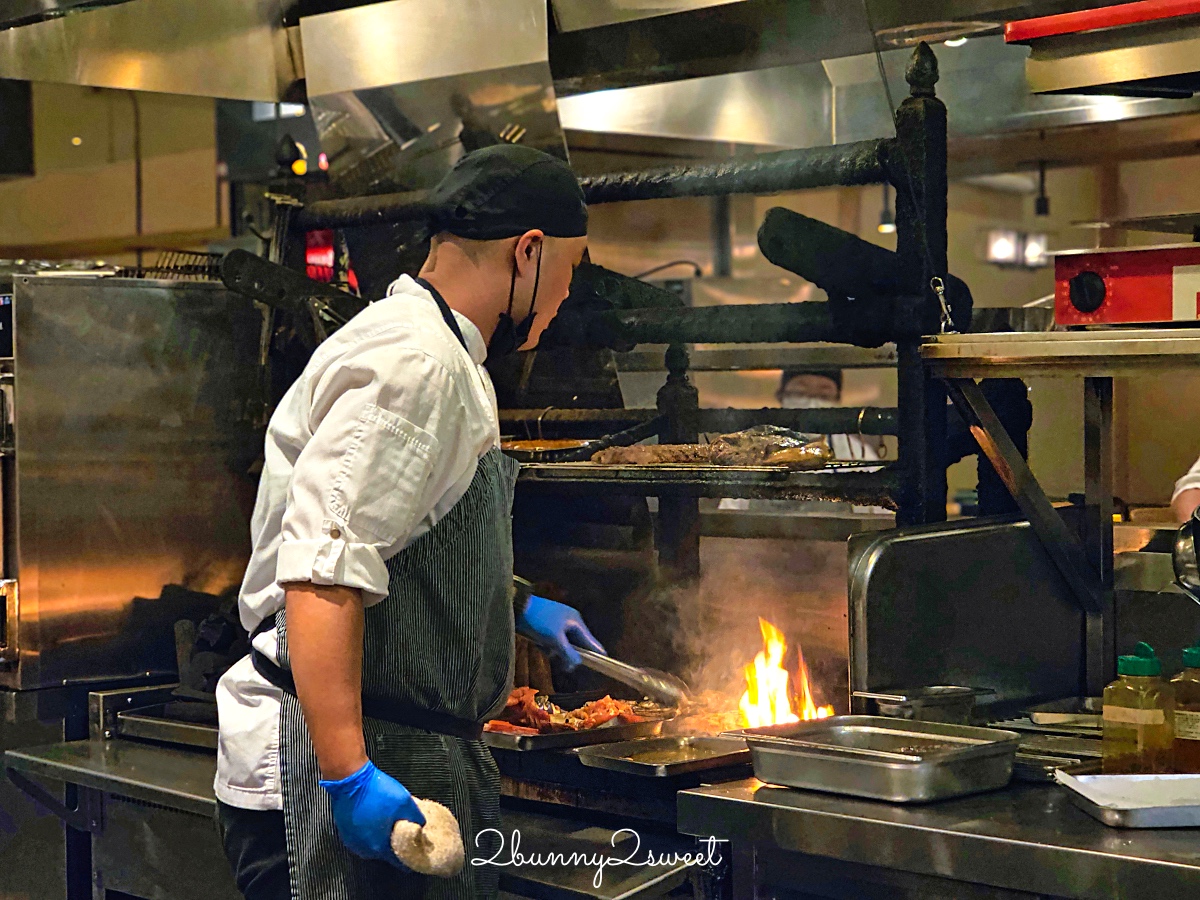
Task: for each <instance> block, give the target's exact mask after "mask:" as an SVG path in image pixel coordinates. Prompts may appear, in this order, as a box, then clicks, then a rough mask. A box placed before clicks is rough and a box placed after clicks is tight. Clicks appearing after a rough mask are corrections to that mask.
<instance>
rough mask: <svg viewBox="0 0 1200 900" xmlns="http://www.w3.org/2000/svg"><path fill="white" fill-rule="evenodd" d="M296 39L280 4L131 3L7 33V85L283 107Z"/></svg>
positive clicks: (0, 34)
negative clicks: (44, 84) (10, 81)
mask: <svg viewBox="0 0 1200 900" xmlns="http://www.w3.org/2000/svg"><path fill="white" fill-rule="evenodd" d="M298 37H299V35H298V31H297V29H295V28H292V29H287V28H284V26H283V4H282V0H204V2H202V3H197V2H196V0H130V2H126V3H121V4H118V5H115V6H106V7H103V8H100V9H90V10H87V11H82V12H71V13H69V14H67V15H63V16H61V17H59V18H53V19H48V20H47V21H44V22H36V23H34V24H32V25H24V26H22V27H20V28H10V29H7V30H5V31H0V78H15V79H20V80H23V81H57V82H67V83H69V84H82V85H89V86H91V87H106V88H118V89H124V90H131V91H158V92H163V93H171V94H191V95H198V96H204V97H221V98H225V99H231V100H264V101H276V100H280V99H284V98H286V97H287V96H288V93H289V90H290V89H292V88H293V86H294V85H295V84H296V83H297V82H298V81H299V79H301V78H302V77H303V62H302V59H301V56H300V49H299V41H298Z"/></svg>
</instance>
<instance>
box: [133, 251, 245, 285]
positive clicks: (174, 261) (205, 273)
mask: <svg viewBox="0 0 1200 900" xmlns="http://www.w3.org/2000/svg"><path fill="white" fill-rule="evenodd" d="M224 258H225V254H224V253H201V252H198V251H194V250H164V251H163V252H162V253H160V254H159V255H158V259H156V260H155V261H154V265H152V266H129V267H126V268H122V269H119V270H117V276H118V277H119V278H160V279H163V280H165V281H220V280H221V260H222V259H224Z"/></svg>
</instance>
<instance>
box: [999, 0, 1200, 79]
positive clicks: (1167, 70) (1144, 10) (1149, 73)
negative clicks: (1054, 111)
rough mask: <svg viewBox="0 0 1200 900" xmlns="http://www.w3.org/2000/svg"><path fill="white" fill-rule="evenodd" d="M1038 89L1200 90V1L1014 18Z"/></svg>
mask: <svg viewBox="0 0 1200 900" xmlns="http://www.w3.org/2000/svg"><path fill="white" fill-rule="evenodd" d="M1005 38H1006V40H1008V41H1009V42H1010V43H1013V44H1028V45H1029V47H1030V50H1031V53H1030V57H1029V63H1028V66H1027V72H1028V76H1029V86H1030V88H1031V89H1032V90H1033V91H1034V92H1036V93H1075V94H1105V95H1109V96H1123V97H1176V98H1178V97H1191V96H1192V95H1193V94H1194V93H1195V92H1196V91H1200V2H1196V0H1153V2H1145V0H1143V2H1138V3H1123V4H1120V5H1117V6H1109V7H1105V8H1103V9H1094V10H1088V11H1083V12H1075V13H1070V14H1063V15H1056V16H1044V17H1041V18H1037V19H1027V20H1023V21H1016V22H1010V23H1009V24H1008V25H1007V26H1006V27H1005Z"/></svg>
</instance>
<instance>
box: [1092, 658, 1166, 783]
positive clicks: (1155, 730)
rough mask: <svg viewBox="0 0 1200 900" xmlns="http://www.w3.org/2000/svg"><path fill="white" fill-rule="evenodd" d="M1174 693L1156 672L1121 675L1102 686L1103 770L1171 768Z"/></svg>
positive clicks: (1136, 771) (1137, 772)
mask: <svg viewBox="0 0 1200 900" xmlns="http://www.w3.org/2000/svg"><path fill="white" fill-rule="evenodd" d="M1174 713H1175V694H1174V690H1173V688H1172V686H1171V685H1170V684H1169V683H1168V682H1166V681H1164V680H1163V679H1162V678H1161V677H1159V676H1157V675H1148V676H1143V675H1122V676H1120V677H1119V678H1118V679H1117V680H1116V681H1114V682H1113V683H1112V684H1110V685H1109V686H1108V687H1106V688H1105V689H1104V774H1105V775H1162V774H1169V773H1170V772H1172V771H1173V770H1174V744H1175V727H1174V724H1175V722H1174Z"/></svg>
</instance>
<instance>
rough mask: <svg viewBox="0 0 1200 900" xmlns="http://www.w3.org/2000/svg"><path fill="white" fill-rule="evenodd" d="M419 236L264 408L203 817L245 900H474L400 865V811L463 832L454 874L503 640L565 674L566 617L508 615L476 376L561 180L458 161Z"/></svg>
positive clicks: (467, 833)
mask: <svg viewBox="0 0 1200 900" xmlns="http://www.w3.org/2000/svg"><path fill="white" fill-rule="evenodd" d="M430 207H431V210H432V212H431V220H432V233H433V235H434V236H433V239H432V243H431V247H430V252H429V256H428V258H427V259H426V261H425V264H424V266H423V267H422V269H421V273H420V276H419V277H417V278H409V277H407V276H404V277H402V278H400V279H399V280H398V281H396V282H394V283H393V284H392V285H391V286H390V287H389V289H388V292H387V296H386V297H385V298H384V299H382V300H380V301H378V302H376V303H373V304H371V306H369V307H368V308H367V309H365V310H364V311H363V312H361V313H360V314H359V315H357V316H355V317H354V319H352V320H351V321H350V322H349V323H347V324H346V325H345V326H344V327H342V328H341V329H340V330H339V331H338V332H336V333H335V334H334V335H333V336H332V337H331V338H329V339H328V340H327V341H325V342H324V343H323V344H321V346H320V347H319V348H318V349H317V351H316V352H315V353H314V354H313V357H312V359H311V361H310V362H309V364H308V366H307V367H306V368H305V370H304V373H303V374H302V375H301V376H300V378H299V380H298V381H297V382H296V383H295V384H294V385H292V387H291V389H290V390H289V391H288V392H287V394H286V395H285V396H284V398H283V400H282V401H281V402H280V404H279V407H278V409H277V410H276V412H275V414H274V415H273V416H272V418H271V422H270V426H269V427H268V429H267V438H266V461H265V465H264V468H263V472H262V478H261V482H260V485H259V492H258V500H257V504H256V507H255V511H254V517H253V521H252V524H251V537H252V540H253V555H252V557H251V560H250V565H249V568H248V569H247V571H246V576H245V580H244V582H243V585H242V591H241V596H240V612H241V619H242V623H243V624H244V625H245V626H246V628H247V629H248V630H249V631H250V632H251V633H252V644H253V648H254V652H253V653H252V654H251V655H250V656H248V657H246V658H244V659H242V660H241V661H240V662H238V663H237V664H236V665H234V666H233V667H232V668H231V669H230V670H229V671H228V673H226V675H225V676H224V677H223V678H222V679H221V682H220V684H219V686H218V689H217V703H218V706H219V711H220V722H221V729H220V746H219V748H218V757H217V777H216V794H217V799H218V824H219V827H220V831H221V836H222V840H223V842H224V846H225V851H226V854H227V855H228V857H229V860H230V863H231V865H232V867H233V870H234V874H235V877H236V880H237V884H238V887H239V889H240V890H241V891H242V892H243V894H244V895H245V896H246V897H247V898H249V900H265V898H271V900H289V898H299V900H350V898H376V897H380V898H382V897H389V898H391V897H464V898H465V897H477V896H485V897H486V896H494V895H495V894H496V893H497V890H498V886H497V875H496V873H495V871H494V870H489V869H488V868H482V867H474V866H472V865H470V864H468V865H467V866H466V867H465V868H464V870H463V871H462V872H461V873H460V874H459V875H458V876H457V877H455V878H453V879H434V878H425V877H422V876H418V875H415V874H413V873H411V872H409V871H407V870H406V869H404V868H403V867H402V866H401V865H400V864H399V862H398V860H397V859H396V858H395V856H394V855H392V852H391V849H390V845H389V838H390V834H391V830H392V826H393V825H394V824H395V822H396V821H398V820H401V819H406V820H410V821H414V822H418V823H423V817H422V814H421V812H420V810H419V809H418V808H417V806H416V804H415V802H414V799H413V798H414V797H418V798H427V799H430V800H435V801H438V802H439V803H442V804H444V805H445V806H447V807H449V808H450V810H451V811H452V812H453V813H454V815H455V816H456V817H457V819H458V822H459V825H460V827H461V831H462V836H463V841H464V843H465V845H466V848H467V857H468V860H469V859H470V858H471V857H472V856H473V855H482V856H486V855H489V854H487V853H481V852H480V850H482V849H485V848H483V847H480V849H479V850H477V849H476V840H475V839H476V835H478V834H479V833H480V832H481V831H482V830H483V829H487V828H498V826H499V793H500V791H499V775H498V773H497V770H496V765H495V763H494V762H493V760H492V757H491V755H490V753H489V752H488V750H487V748H486V747H485V746H484V744H483V743H482V742H481V740H480V733H481V729H480V723H481V722H483V721H484V720H486V719H487V718H489V717H490V716H491V714H492V713H493V712H494V711H496V710H497V709H498V708H500V707H502V706H503V705H504V702H505V699H506V698H507V695H508V693H509V690H510V687H511V685H510V681H511V678H512V664H513V631H514V623H515V626H516V629H517V630H518V631H520V632H521V633H522V634H524V635H526V636H528V637H530V638H531V639H533V640H535V641H537V642H538V643H540V644H542V645H543V646H546V647H549V648H550V649H551V651H552V652H555V653H556V654H557V655H558V656H559V657H560V658H561V659H562V660H563V662H564V663H565V664H566V665H567V666H568V667H572V666H573V665H575V664H577V663H578V661H579V657H578V654H577V653H576V652H575V650H574V649H573V647H572V644H571V642H572V641H573V642H574V643H575V644H578V645H581V646H585V647H588V648H590V649H594V650H597V651H600V652H603V648H602V647H600V645H599V644H598V643H597V642H596V640H595V638H594V637H592V635H591V633H590V632H589V631H588V629H587V627H586V626H585V625H584V623H583V621H582V620H581V618H580V616H579V613H578V612H577V611H576V610H574V609H572V608H571V607H569V606H565V605H563V604H559V603H554V602H552V601H549V600H546V599H543V598H540V597H536V596H535V597H525V598H523V599H520V600H517V599H514V591H513V578H512V575H513V573H512V533H511V520H510V508H511V505H512V497H513V486H514V484H515V480H516V475H517V466H516V464H515V463H514V462H512V461H511V460H510V459H508V458H507V457H505V456H503V455H502V454H501V452H500V450H499V447H498V443H499V431H498V414H497V411H496V398H495V393H494V391H493V389H492V385H491V382H490V381H489V379H488V375H487V372H486V370H485V369H484V367H483V363H484V360H485V358H486V357H487V356H488V355H503V354H506V353H509V352H511V351H513V350H515V349H517V348H518V347H520V346H522V345H530V346H532V345H533V344H535V343H536V341H537V337H538V335H539V334H540V333H541V331H542V330H544V328H545V326H546V325H547V324H548V323H549V321H550V320H551V319H552V318H553V317H554V315H555V313H556V312H557V310H558V307H559V305H560V304H561V303H562V301H563V300H564V299H565V297H566V295H567V291H568V287H569V285H570V283H571V276H572V272H573V270H574V268H575V266H577V265H578V264H579V263H580V261H581V259H582V257H583V254H584V250H585V247H586V243H587V238H586V234H587V208H586V206H585V204H584V200H583V192H582V191H581V189H580V187H579V183H578V181H577V180H576V178H575V176H574V175H573V174H572V172H571V170H570V169H569V168H568V167H567V166H566V165H565V164H564V163H563V162H561V161H560V160H557V159H555V158H554V157H552V156H548V155H546V154H544V153H540V152H538V151H536V150H532V149H529V148H526V147H520V146H513V145H503V146H499V147H490V148H486V149H483V150H479V151H476V152H474V153H471V154H468V155H466V156H465V157H463V159H462V160H461V161H460V162H459V163H458V165H456V166H455V167H454V169H453V170H452V171H451V172H450V173H449V174H448V175H447V176H446V177H445V179H443V181H442V182H441V183H440V184H439V185H438V186H437V187H436V188H435V189H434V191H433V192H432V195H431V197H430Z"/></svg>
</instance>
